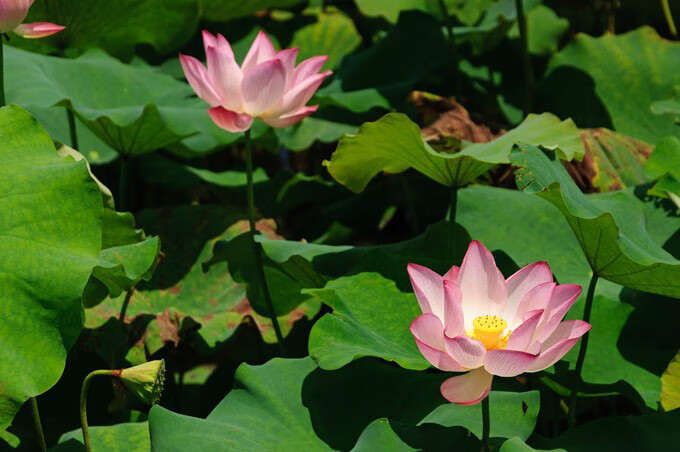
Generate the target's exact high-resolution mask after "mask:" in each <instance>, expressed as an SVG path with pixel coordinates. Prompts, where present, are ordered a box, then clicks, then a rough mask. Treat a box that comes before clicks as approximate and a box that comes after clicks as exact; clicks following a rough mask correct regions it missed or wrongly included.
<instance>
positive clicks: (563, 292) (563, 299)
mask: <svg viewBox="0 0 680 452" xmlns="http://www.w3.org/2000/svg"><path fill="white" fill-rule="evenodd" d="M579 295H581V286H577V285H574V284H561V285H559V286H557V287H555V290H553V293H552V296H551V297H550V301H549V302H548V307H547V309H546V311H545V314H544V315H543V321H541V323H540V325H539V326H538V329H537V331H536V340H538V341H541V342H544V341H545V340H546V339H547V338H548V337H550V335H551V334H553V332H554V331H555V328H557V325H559V324H560V322H561V321H562V319H564V316H565V315H567V312H568V311H569V309H571V307H572V306H573V305H574V303H575V302H576V300H577V299H578V297H579Z"/></svg>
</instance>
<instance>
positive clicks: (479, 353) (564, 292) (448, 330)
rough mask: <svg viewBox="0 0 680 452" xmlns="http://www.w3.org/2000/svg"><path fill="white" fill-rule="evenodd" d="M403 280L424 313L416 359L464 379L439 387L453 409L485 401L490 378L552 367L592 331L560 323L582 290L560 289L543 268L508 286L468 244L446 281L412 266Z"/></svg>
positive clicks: (418, 322) (418, 323)
mask: <svg viewBox="0 0 680 452" xmlns="http://www.w3.org/2000/svg"><path fill="white" fill-rule="evenodd" d="M408 273H409V276H410V278H411V283H412V284H413V289H414V292H415V295H416V298H417V299H418V304H419V305H420V308H421V309H422V311H423V314H422V315H420V316H419V317H418V318H417V319H415V320H414V321H413V323H412V324H411V333H412V334H413V336H414V337H415V340H416V343H417V345H418V348H419V349H420V352H421V353H422V354H423V356H424V357H425V358H426V359H427V360H428V361H429V362H430V363H431V364H432V365H433V366H435V367H437V368H439V369H441V370H444V371H450V372H467V373H466V374H464V375H460V376H455V377H451V378H449V379H448V380H446V381H445V382H444V383H442V385H441V392H442V395H443V396H444V397H445V398H446V399H448V400H449V401H450V402H453V403H458V404H462V405H473V404H476V403H478V402H480V401H482V400H483V399H484V398H485V397H486V396H487V395H488V394H489V391H490V390H491V381H492V379H493V376H494V375H497V376H499V377H514V376H516V375H519V374H521V373H524V372H538V371H540V370H543V369H545V368H547V367H550V366H552V365H553V364H554V363H555V362H557V361H559V360H560V359H561V358H562V357H563V356H564V355H565V354H566V353H567V352H568V351H569V350H570V349H571V348H572V347H573V346H574V345H575V344H576V342H577V341H578V340H579V338H580V337H581V336H583V335H584V334H585V333H586V332H588V330H590V324H588V323H586V322H584V321H581V320H566V321H563V318H564V316H565V314H566V313H567V311H568V310H569V308H570V307H571V306H572V305H573V304H574V302H575V301H576V299H577V298H578V297H579V295H580V294H581V287H580V286H576V285H569V284H562V285H557V284H556V283H555V282H553V277H552V272H551V271H550V267H548V264H546V263H545V262H536V263H534V264H531V265H528V266H526V267H524V268H522V269H521V270H519V271H518V272H517V273H515V274H514V275H512V276H510V277H509V278H508V279H505V278H504V277H503V275H502V274H501V272H500V270H498V268H497V267H496V262H495V261H494V258H493V256H492V255H491V253H490V252H489V250H487V249H486V248H485V247H484V245H482V244H481V243H479V242H476V241H473V242H472V243H470V247H469V248H468V250H467V253H466V254H465V258H464V259H463V264H462V265H461V266H460V268H459V267H456V266H454V267H452V268H451V270H449V271H448V272H447V273H446V274H445V275H444V276H440V275H438V274H437V273H435V272H433V271H432V270H430V269H428V268H425V267H422V266H420V265H415V264H409V266H408Z"/></svg>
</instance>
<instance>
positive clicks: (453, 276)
mask: <svg viewBox="0 0 680 452" xmlns="http://www.w3.org/2000/svg"><path fill="white" fill-rule="evenodd" d="M459 273H460V267H459V266H457V265H454V266H453V267H451V268H450V269H449V271H447V272H446V274H445V275H444V279H448V280H449V281H451V282H454V283H456V284H458V274H459Z"/></svg>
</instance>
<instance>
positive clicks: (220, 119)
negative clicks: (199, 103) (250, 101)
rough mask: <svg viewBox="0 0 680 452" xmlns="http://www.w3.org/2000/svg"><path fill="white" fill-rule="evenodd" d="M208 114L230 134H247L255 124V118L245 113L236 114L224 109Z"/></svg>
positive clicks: (215, 109) (217, 109)
mask: <svg viewBox="0 0 680 452" xmlns="http://www.w3.org/2000/svg"><path fill="white" fill-rule="evenodd" d="M208 114H209V115H210V117H211V118H212V120H213V121H214V122H215V124H217V125H218V126H219V127H221V128H223V129H224V130H228V131H229V132H234V133H237V132H245V131H246V130H248V129H250V126H251V125H252V124H253V117H252V116H250V115H247V114H245V113H236V112H233V111H230V110H227V109H226V108H223V107H215V108H211V109H210V110H208Z"/></svg>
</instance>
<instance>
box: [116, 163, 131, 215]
mask: <svg viewBox="0 0 680 452" xmlns="http://www.w3.org/2000/svg"><path fill="white" fill-rule="evenodd" d="M118 159H119V160H120V173H119V175H118V210H119V211H122V212H124V211H126V210H127V209H128V202H127V197H128V182H129V180H128V179H129V176H128V172H129V171H130V162H129V161H128V157H127V156H125V155H123V154H120V156H119V157H118Z"/></svg>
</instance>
